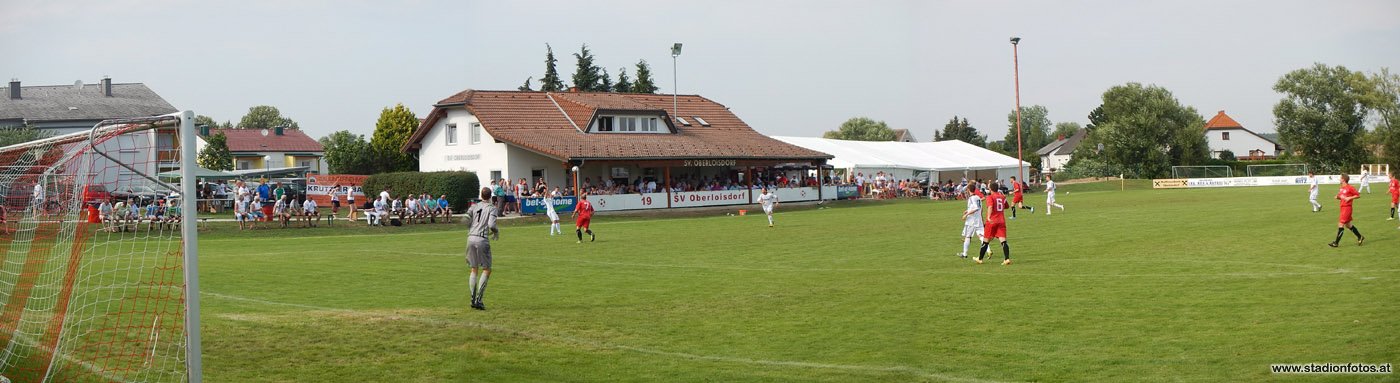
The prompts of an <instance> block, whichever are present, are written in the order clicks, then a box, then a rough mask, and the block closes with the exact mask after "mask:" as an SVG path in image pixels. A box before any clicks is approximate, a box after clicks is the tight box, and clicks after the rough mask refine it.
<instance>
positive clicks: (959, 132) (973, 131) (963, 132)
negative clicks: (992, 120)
mask: <svg viewBox="0 0 1400 383" xmlns="http://www.w3.org/2000/svg"><path fill="white" fill-rule="evenodd" d="M933 140H934V141H943V140H960V141H962V142H966V143H969V144H973V145H977V146H987V136H985V135H982V134H981V133H978V132H977V128H974V127H972V125H971V124H968V123H967V118H966V117H964V118H963V119H962V120H958V116H953V119H951V120H948V123H947V124H944V125H943V130H942V131H938V130H936V129H935V130H934V131H933Z"/></svg>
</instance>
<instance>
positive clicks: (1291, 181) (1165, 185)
mask: <svg viewBox="0 0 1400 383" xmlns="http://www.w3.org/2000/svg"><path fill="white" fill-rule="evenodd" d="M1315 177H1317V183H1318V184H1319V185H1337V184H1341V183H1342V178H1341V175H1338V174H1318V175H1316V176H1315ZM1360 178H1361V175H1359V174H1353V175H1351V183H1352V184H1360V181H1359V179H1360ZM1371 182H1376V180H1375V176H1372V180H1371ZM1307 184H1308V176H1306V175H1301V176H1276V177H1223V178H1163V179H1154V180H1152V188H1153V189H1182V188H1192V189H1195V188H1223V187H1249V186H1305V185H1307Z"/></svg>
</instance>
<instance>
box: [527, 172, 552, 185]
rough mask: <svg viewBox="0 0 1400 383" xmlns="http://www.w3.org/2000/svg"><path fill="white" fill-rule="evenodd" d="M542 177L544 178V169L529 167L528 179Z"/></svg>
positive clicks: (540, 178) (533, 179)
mask: <svg viewBox="0 0 1400 383" xmlns="http://www.w3.org/2000/svg"><path fill="white" fill-rule="evenodd" d="M543 179H544V169H530V180H531V181H535V180H543ZM545 182H549V180H545ZM531 185H533V183H532V184H531Z"/></svg>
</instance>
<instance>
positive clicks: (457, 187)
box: [364, 172, 481, 212]
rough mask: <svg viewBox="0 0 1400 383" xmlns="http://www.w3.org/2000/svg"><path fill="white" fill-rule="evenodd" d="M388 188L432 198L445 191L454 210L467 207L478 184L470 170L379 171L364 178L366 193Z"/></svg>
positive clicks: (395, 192) (396, 194) (371, 194)
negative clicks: (424, 194)
mask: <svg viewBox="0 0 1400 383" xmlns="http://www.w3.org/2000/svg"><path fill="white" fill-rule="evenodd" d="M384 189H389V190H391V192H390V193H389V194H392V195H394V197H396V198H397V197H400V196H402V195H404V194H409V193H412V194H413V195H419V194H423V193H428V195H431V196H433V197H434V198H436V197H438V196H441V195H444V194H446V195H447V202H448V203H449V204H451V206H452V209H453V210H454V211H457V212H462V211H464V210H466V207H467V203H468V202H469V201H472V200H473V199H475V198H477V196H478V195H477V194H478V193H480V192H481V185H480V184H479V181H477V178H476V173H473V172H428V173H422V172H398V173H380V174H375V175H372V176H369V178H368V179H366V180H365V185H364V190H365V195H367V196H369V197H370V198H371V199H373V198H378V195H379V191H381V190H384Z"/></svg>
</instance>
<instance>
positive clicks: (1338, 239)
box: [1332, 227, 1346, 243]
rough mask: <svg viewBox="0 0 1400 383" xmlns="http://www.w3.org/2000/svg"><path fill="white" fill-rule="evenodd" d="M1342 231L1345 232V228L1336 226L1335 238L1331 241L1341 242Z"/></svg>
mask: <svg viewBox="0 0 1400 383" xmlns="http://www.w3.org/2000/svg"><path fill="white" fill-rule="evenodd" d="M1344 232H1346V229H1343V228H1340V227H1339V228H1337V239H1335V240H1333V241H1332V243H1341V242H1342V233H1344Z"/></svg>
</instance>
